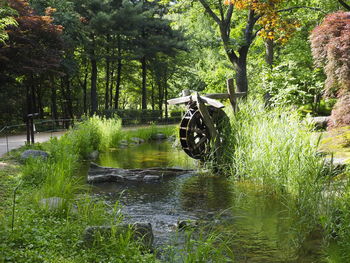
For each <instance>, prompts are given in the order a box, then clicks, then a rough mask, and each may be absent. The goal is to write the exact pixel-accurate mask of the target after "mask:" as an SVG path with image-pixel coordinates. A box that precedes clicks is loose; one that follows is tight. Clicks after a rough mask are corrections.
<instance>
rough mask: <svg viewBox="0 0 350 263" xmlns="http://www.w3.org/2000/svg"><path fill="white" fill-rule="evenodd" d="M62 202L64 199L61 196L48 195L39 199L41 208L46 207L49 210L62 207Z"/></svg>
mask: <svg viewBox="0 0 350 263" xmlns="http://www.w3.org/2000/svg"><path fill="white" fill-rule="evenodd" d="M64 202H65V200H64V199H63V198H61V197H50V198H44V199H41V200H40V201H39V204H40V206H41V207H43V208H47V209H49V210H57V209H61V208H62V207H63V205H64Z"/></svg>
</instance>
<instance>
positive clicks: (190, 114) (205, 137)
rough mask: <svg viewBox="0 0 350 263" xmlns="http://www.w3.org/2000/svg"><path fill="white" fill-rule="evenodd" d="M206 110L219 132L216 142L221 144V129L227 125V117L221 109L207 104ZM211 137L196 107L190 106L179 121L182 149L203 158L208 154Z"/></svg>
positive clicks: (195, 157)
mask: <svg viewBox="0 0 350 263" xmlns="http://www.w3.org/2000/svg"><path fill="white" fill-rule="evenodd" d="M208 112H209V114H210V117H211V118H212V120H213V122H214V126H215V129H216V130H217V132H218V134H219V137H218V138H217V139H218V140H219V141H218V144H221V143H222V142H223V140H224V133H223V130H224V128H225V127H227V126H229V118H228V117H227V115H226V113H225V112H224V111H223V110H221V109H218V108H215V107H213V106H208ZM213 139H214V138H212V136H211V135H210V131H209V128H208V127H207V126H206V124H205V122H204V120H203V117H202V115H201V113H200V112H199V110H198V108H197V107H196V106H194V107H190V108H189V110H188V111H187V112H186V113H185V115H184V117H183V118H182V120H181V123H180V143H181V146H182V149H183V150H184V151H185V152H186V153H187V154H188V155H189V156H190V157H192V158H194V159H198V160H205V159H207V158H208V157H209V155H210V151H211V146H212V141H213Z"/></svg>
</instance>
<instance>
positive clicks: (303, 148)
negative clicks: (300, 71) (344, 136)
mask: <svg viewBox="0 0 350 263" xmlns="http://www.w3.org/2000/svg"><path fill="white" fill-rule="evenodd" d="M231 119H232V122H231V126H232V132H231V135H230V141H231V144H230V145H226V149H225V150H226V152H228V153H229V154H228V155H229V156H231V161H230V169H231V171H230V174H231V175H232V178H233V180H240V181H249V182H254V184H256V185H261V186H263V189H264V191H265V192H266V194H267V195H273V196H277V197H278V198H281V199H282V200H284V204H285V206H286V209H287V210H290V211H291V212H292V213H291V214H294V215H295V216H296V217H297V219H298V220H297V222H296V225H295V229H296V230H297V232H298V233H300V239H303V238H305V237H306V235H307V233H309V232H310V231H313V230H315V229H318V228H320V227H321V229H322V230H320V231H324V236H325V238H326V240H327V241H328V242H334V241H336V242H337V244H338V245H339V246H340V248H341V254H342V258H343V260H350V256H349V255H350V250H349V244H350V238H349V236H350V227H349V220H350V206H349V203H350V195H349V193H350V187H349V185H350V184H349V182H348V181H349V180H348V179H344V177H341V176H339V175H338V174H337V173H338V172H339V171H337V170H336V169H334V166H333V165H332V163H328V164H327V163H326V162H325V160H324V159H323V158H322V157H321V156H320V154H319V153H318V148H319V142H320V137H319V136H315V135H316V134H315V133H314V132H313V130H312V127H311V126H310V125H309V124H308V122H307V121H305V120H304V121H303V120H301V119H300V117H299V116H298V114H297V113H296V111H294V110H293V109H291V108H266V107H265V106H264V104H263V103H262V102H261V101H245V102H244V103H242V104H240V111H239V112H238V113H237V114H236V115H235V116H232V118H231ZM343 174H344V173H343ZM345 174H346V173H345ZM345 178H346V177H345ZM344 262H345V261H344ZM346 262H347V261H346Z"/></svg>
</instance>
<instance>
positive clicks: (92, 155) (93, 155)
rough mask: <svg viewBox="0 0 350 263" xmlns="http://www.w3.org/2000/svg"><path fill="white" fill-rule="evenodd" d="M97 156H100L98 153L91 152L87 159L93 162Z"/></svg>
mask: <svg viewBox="0 0 350 263" xmlns="http://www.w3.org/2000/svg"><path fill="white" fill-rule="evenodd" d="M99 154H100V153H99V151H97V150H96V151H93V152H91V153H90V154H89V156H88V157H89V159H91V160H95V159H97V157H98V155H99Z"/></svg>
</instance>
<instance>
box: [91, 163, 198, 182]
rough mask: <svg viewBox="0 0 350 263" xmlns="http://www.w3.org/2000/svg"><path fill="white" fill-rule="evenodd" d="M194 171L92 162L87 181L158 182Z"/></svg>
mask: <svg viewBox="0 0 350 263" xmlns="http://www.w3.org/2000/svg"><path fill="white" fill-rule="evenodd" d="M191 172H193V171H192V170H186V169H181V168H175V167H173V168H170V167H169V168H162V167H153V168H145V169H122V168H112V167H103V166H99V165H97V164H95V163H91V164H90V169H89V172H88V177H87V181H88V183H92V184H94V183H105V182H114V183H131V182H147V183H158V182H161V181H162V180H163V179H167V178H171V177H175V176H179V175H183V174H187V173H191Z"/></svg>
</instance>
